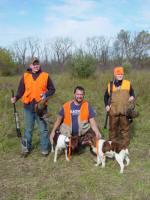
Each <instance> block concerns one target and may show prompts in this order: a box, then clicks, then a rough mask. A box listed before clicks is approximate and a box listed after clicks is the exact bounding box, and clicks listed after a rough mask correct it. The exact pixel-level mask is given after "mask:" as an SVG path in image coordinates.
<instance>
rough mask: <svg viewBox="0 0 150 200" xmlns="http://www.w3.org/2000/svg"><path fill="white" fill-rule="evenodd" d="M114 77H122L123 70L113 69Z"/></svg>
mask: <svg viewBox="0 0 150 200" xmlns="http://www.w3.org/2000/svg"><path fill="white" fill-rule="evenodd" d="M116 75H124V69H123V67H121V66H120V67H115V69H114V76H116Z"/></svg>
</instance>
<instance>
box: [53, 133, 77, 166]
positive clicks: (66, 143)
mask: <svg viewBox="0 0 150 200" xmlns="http://www.w3.org/2000/svg"><path fill="white" fill-rule="evenodd" d="M78 141H79V139H78V136H77V135H75V136H72V137H71V138H68V137H66V136H65V135H62V134H61V133H60V132H59V130H57V131H56V133H55V136H54V138H53V143H52V144H51V147H52V149H51V151H52V152H54V145H55V155H54V162H57V155H58V151H59V150H65V157H66V160H67V161H70V154H71V151H74V150H75V149H76V148H77V147H78Z"/></svg>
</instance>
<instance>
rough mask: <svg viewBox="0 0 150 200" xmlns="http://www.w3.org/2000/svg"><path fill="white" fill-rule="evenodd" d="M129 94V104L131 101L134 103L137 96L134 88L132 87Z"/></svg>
mask: <svg viewBox="0 0 150 200" xmlns="http://www.w3.org/2000/svg"><path fill="white" fill-rule="evenodd" d="M129 93H130V97H129V102H130V101H133V100H134V99H135V94H134V90H133V88H132V85H130V91H129Z"/></svg>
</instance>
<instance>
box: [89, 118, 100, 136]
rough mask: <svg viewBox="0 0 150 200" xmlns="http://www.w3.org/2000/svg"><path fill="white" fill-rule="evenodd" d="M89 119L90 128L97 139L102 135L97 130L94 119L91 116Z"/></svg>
mask: <svg viewBox="0 0 150 200" xmlns="http://www.w3.org/2000/svg"><path fill="white" fill-rule="evenodd" d="M89 121H90V125H91V128H92V129H93V131H94V132H95V134H96V137H97V139H100V138H101V137H102V135H101V133H100V132H99V130H98V127H97V124H96V121H95V119H94V118H91V119H89Z"/></svg>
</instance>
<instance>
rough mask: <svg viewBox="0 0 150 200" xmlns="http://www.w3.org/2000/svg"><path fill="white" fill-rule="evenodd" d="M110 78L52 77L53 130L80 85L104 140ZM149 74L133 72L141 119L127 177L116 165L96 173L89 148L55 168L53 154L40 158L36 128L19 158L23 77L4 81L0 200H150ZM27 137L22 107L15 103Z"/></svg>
mask: <svg viewBox="0 0 150 200" xmlns="http://www.w3.org/2000/svg"><path fill="white" fill-rule="evenodd" d="M111 77H112V75H111V72H110V71H106V72H103V73H102V72H97V73H96V74H95V75H94V76H93V77H90V78H88V79H84V80H83V79H78V78H72V77H71V76H70V75H69V74H67V73H64V74H62V73H61V74H52V75H51V78H52V80H53V82H54V84H55V87H56V95H55V96H54V97H53V98H52V99H50V100H49V103H48V104H49V113H51V114H52V117H51V123H50V124H49V130H50V131H51V129H52V125H53V123H54V121H55V120H56V116H57V114H58V112H59V110H60V108H61V105H62V104H63V103H64V102H66V101H68V100H70V99H72V97H73V89H74V87H75V86H76V85H81V86H83V87H84V88H85V90H86V96H85V100H87V101H88V102H89V103H91V104H92V106H93V108H94V110H95V112H96V121H97V124H98V126H99V128H100V130H101V132H102V134H103V137H104V138H105V139H108V129H105V130H104V129H103V126H104V121H105V108H104V103H103V96H104V92H105V89H106V86H107V82H108V81H109V80H111ZM149 77H150V71H134V72H131V73H130V74H129V75H128V76H127V77H126V78H127V79H129V80H131V82H132V85H133V88H134V90H135V94H136V95H139V97H138V99H137V102H138V104H139V105H140V106H139V107H137V110H138V111H139V112H140V115H139V117H138V118H136V119H135V120H134V122H133V123H132V125H131V140H130V147H129V151H130V160H131V163H130V165H129V166H128V167H126V168H125V171H124V174H120V173H119V171H120V168H119V166H118V164H117V163H116V161H115V160H111V159H109V160H107V163H106V168H105V169H102V168H101V166H99V167H95V165H94V164H95V162H94V158H93V156H92V155H91V154H90V152H89V147H86V148H85V149H81V151H80V152H79V153H78V154H77V153H76V154H74V155H72V156H71V162H66V160H65V157H64V155H63V154H61V155H60V156H59V158H58V162H57V163H56V164H54V163H53V157H54V154H52V153H50V154H49V156H48V157H47V158H42V157H40V141H39V133H38V129H37V126H35V130H34V136H33V150H32V153H31V154H30V155H29V156H28V157H27V158H25V159H22V158H20V155H19V154H20V141H19V140H18V138H17V137H16V132H15V123H14V115H13V106H12V104H11V103H10V98H11V89H12V88H14V89H15V90H16V89H17V85H18V82H19V80H20V76H15V77H0V200H40V199H41V200H70V199H71V200H150V152H149V151H150V139H149V137H150V116H149V115H150V93H149V92H150V82H149ZM17 110H18V111H19V117H20V126H21V131H22V134H23V129H24V121H23V106H22V103H21V102H20V101H19V102H17Z"/></svg>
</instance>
